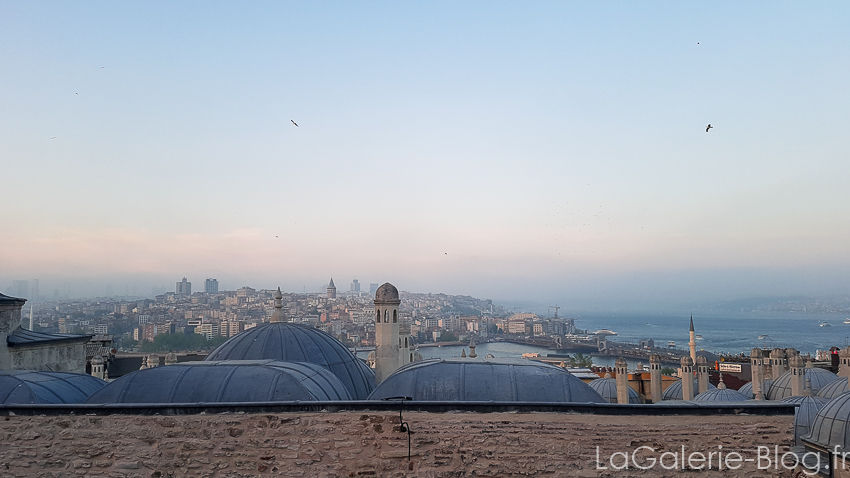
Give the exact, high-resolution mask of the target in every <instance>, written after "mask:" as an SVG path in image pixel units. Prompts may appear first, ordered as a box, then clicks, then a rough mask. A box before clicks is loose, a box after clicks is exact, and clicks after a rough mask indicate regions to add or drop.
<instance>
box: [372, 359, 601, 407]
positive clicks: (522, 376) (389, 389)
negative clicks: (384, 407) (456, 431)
mask: <svg viewBox="0 0 850 478" xmlns="http://www.w3.org/2000/svg"><path fill="white" fill-rule="evenodd" d="M390 397H411V398H412V399H413V400H416V401H440V402H442V401H451V402H479V401H494V402H555V403H568V402H583V403H585V402H592V403H604V402H605V400H603V398H602V397H601V396H600V395H599V394H598V393H596V391H595V390H593V389H592V388H590V386H588V385H587V384H586V383H584V382H582V381H581V380H579V379H578V378H576V377H575V376H574V375H572V374H571V373H569V372H567V371H566V370H564V369H562V368H559V367H555V366H553V365H547V364H544V363H539V362H532V361H527V360H508V359H465V360H454V359H432V360H425V361H422V362H413V363H410V364H408V365H405V366H404V367H402V368H400V369H398V370H396V371H395V372H394V373H393V374H392V375H390V376H389V377H387V379H386V380H384V381H383V382H381V383H380V384H379V385H378V387H377V388H375V391H374V392H372V394H371V395H369V398H368V400H383V399H385V398H390Z"/></svg>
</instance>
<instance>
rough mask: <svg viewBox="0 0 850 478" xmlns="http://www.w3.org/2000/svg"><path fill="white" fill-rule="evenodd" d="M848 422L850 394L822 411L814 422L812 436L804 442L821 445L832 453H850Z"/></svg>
mask: <svg viewBox="0 0 850 478" xmlns="http://www.w3.org/2000/svg"><path fill="white" fill-rule="evenodd" d="M848 422H850V392H844V393H842V394H841V395H839V396H837V397H835V398H833V399H832V400H830V401H829V403H827V404H826V405H824V407H823V408H821V409H820V411H819V412H818V414H817V415H816V416H815V419H814V421H813V422H812V426H811V435H809V436H808V437H803V441H807V442H811V443H814V444H815V445H820V446H821V447H824V448H826V449H828V450H829V451H831V452H832V451H835V452H842V453H843V452H847V451H850V430H848V427H847V424H848ZM836 447H837V448H836Z"/></svg>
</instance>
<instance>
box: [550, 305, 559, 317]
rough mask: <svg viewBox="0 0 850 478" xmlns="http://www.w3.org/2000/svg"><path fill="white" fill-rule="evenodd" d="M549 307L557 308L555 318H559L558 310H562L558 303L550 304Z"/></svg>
mask: <svg viewBox="0 0 850 478" xmlns="http://www.w3.org/2000/svg"><path fill="white" fill-rule="evenodd" d="M549 308H550V309H555V318H556V319H557V318H558V310H560V309H561V308H560V307H558V306H557V305H550V306H549Z"/></svg>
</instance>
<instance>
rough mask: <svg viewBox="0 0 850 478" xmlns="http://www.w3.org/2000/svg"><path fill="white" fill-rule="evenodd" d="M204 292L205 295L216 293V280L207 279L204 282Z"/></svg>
mask: <svg viewBox="0 0 850 478" xmlns="http://www.w3.org/2000/svg"><path fill="white" fill-rule="evenodd" d="M204 292H206V293H207V294H216V293H218V279H207V280H206V281H204Z"/></svg>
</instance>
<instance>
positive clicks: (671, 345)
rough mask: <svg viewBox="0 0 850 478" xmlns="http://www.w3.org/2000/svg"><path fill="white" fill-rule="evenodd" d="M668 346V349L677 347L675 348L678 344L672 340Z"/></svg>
mask: <svg viewBox="0 0 850 478" xmlns="http://www.w3.org/2000/svg"><path fill="white" fill-rule="evenodd" d="M667 346H668V347H675V346H676V342H675V341H673V340H671V341H669V342H667Z"/></svg>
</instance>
